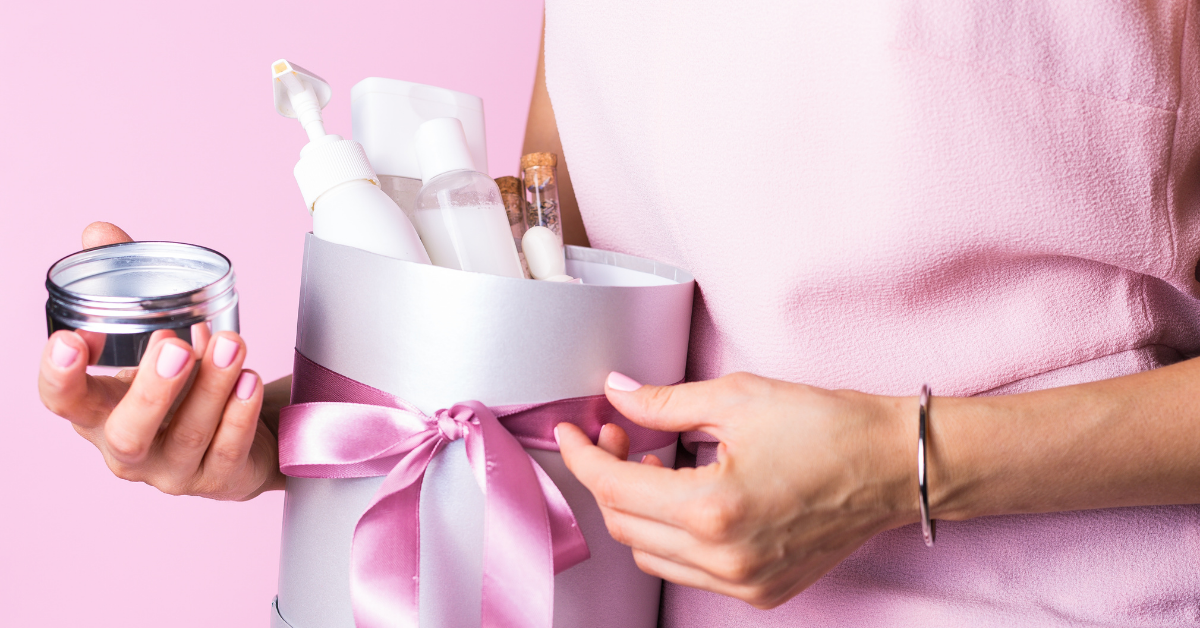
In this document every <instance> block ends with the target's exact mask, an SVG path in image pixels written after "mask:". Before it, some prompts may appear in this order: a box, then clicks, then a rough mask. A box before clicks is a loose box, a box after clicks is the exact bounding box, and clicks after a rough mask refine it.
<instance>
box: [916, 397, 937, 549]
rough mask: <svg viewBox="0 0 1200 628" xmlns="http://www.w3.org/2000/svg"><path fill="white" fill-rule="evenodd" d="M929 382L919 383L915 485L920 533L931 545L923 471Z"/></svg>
mask: <svg viewBox="0 0 1200 628" xmlns="http://www.w3.org/2000/svg"><path fill="white" fill-rule="evenodd" d="M929 397H930V393H929V384H922V385H921V410H920V415H919V422H918V425H917V487H918V488H919V489H920V492H921V535H922V536H924V537H925V546H926V547H933V520H932V519H930V518H929V476H928V474H927V473H925V470H926V464H925V444H926V441H927V439H926V437H925V423H926V422H927V421H928V420H929Z"/></svg>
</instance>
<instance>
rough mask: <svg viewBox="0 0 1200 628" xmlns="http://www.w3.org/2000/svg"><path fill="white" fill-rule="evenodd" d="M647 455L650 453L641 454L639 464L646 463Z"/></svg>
mask: <svg viewBox="0 0 1200 628" xmlns="http://www.w3.org/2000/svg"><path fill="white" fill-rule="evenodd" d="M649 457H650V454H644V455H642V459H641V460H639V461H638V462H639V463H641V464H646V459H647V458H649Z"/></svg>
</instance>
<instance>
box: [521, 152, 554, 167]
mask: <svg viewBox="0 0 1200 628" xmlns="http://www.w3.org/2000/svg"><path fill="white" fill-rule="evenodd" d="M534 166H550V167H551V168H554V167H556V166H558V155H555V154H554V153H529V154H528V155H523V156H521V170H525V169H526V168H532V167H534Z"/></svg>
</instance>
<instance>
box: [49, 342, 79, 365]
mask: <svg viewBox="0 0 1200 628" xmlns="http://www.w3.org/2000/svg"><path fill="white" fill-rule="evenodd" d="M77 357H79V349H76V348H75V347H72V346H71V345H69V344H67V343H65V342H63V341H62V340H58V339H55V341H54V348H53V349H50V361H51V362H54V366H57V367H58V368H60V369H65V368H67V367H68V366H71V365H72V364H74V363H75V358H77Z"/></svg>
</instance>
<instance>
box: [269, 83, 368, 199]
mask: <svg viewBox="0 0 1200 628" xmlns="http://www.w3.org/2000/svg"><path fill="white" fill-rule="evenodd" d="M271 82H272V83H273V84H274V88H275V110H276V111H278V112H279V114H280V115H283V116H287V117H289V118H298V119H299V120H300V124H301V126H303V127H304V130H305V132H306V133H308V139H309V142H308V144H306V145H305V146H304V148H302V149H301V150H300V161H299V162H297V163H296V170H295V175H296V183H297V184H298V185H299V186H300V194H301V195H302V196H303V197H304V204H305V205H307V206H308V209H309V211H312V209H313V206H314V205H316V204H317V199H318V198H320V197H321V195H322V194H324V193H326V192H328V191H329V190H332V189H333V188H334V187H336V186H339V185H341V184H343V183H346V182H347V181H358V180H366V181H370V182H371V183H374V184H375V185H379V177H377V176H375V170H374V169H373V168H371V162H370V161H367V153H366V152H365V151H364V150H363V147H362V145H361V144H359V143H358V142H355V141H354V140H344V139H342V136H340V135H332V134H330V135H327V134H326V133H325V122H324V121H323V120H322V118H321V109H322V108H323V107H325V105H327V104H329V96H330V94H331V93H332V91H333V90H331V89H330V88H329V83H326V82H325V81H324V80H323V79H322V78H321V77H319V76H317V75H316V74H313V73H312V72H309V71H308V70H305V69H304V68H302V67H300V66H298V65H295V64H294V63H291V62H290V61H288V60H287V59H280V60H278V61H276V62H274V63H272V64H271Z"/></svg>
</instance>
